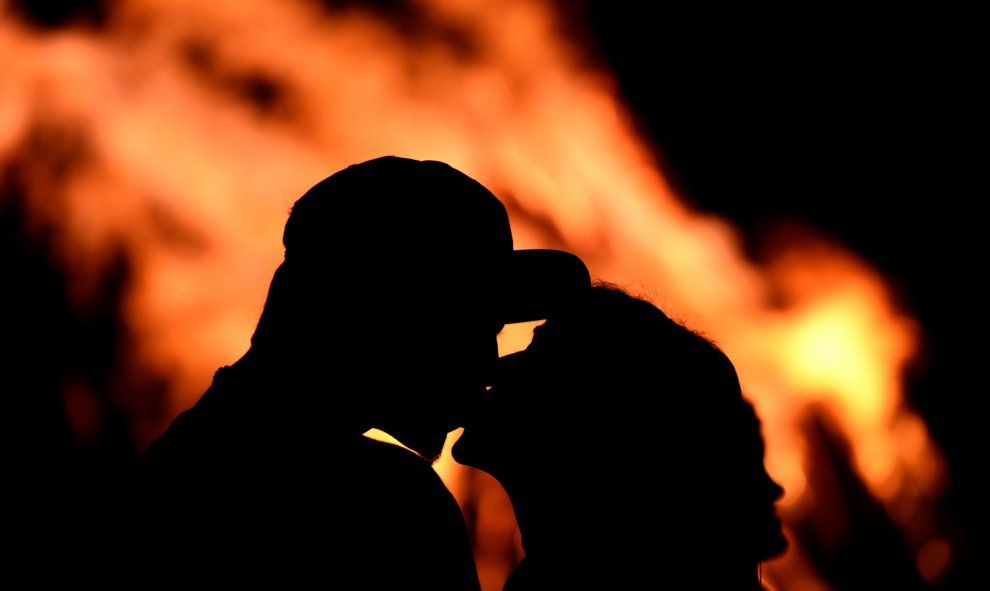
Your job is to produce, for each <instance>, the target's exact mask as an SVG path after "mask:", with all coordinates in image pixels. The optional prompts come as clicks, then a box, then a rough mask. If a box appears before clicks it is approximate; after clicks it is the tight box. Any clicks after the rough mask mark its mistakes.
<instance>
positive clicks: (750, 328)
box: [0, 0, 951, 589]
mask: <svg viewBox="0 0 990 591" xmlns="http://www.w3.org/2000/svg"><path fill="white" fill-rule="evenodd" d="M0 6H2V4H0ZM408 10H409V11H410V15H407V16H412V17H415V18H414V19H413V20H411V21H408V22H406V23H405V24H406V26H405V27H400V26H398V25H399V23H398V21H396V20H394V19H390V18H386V16H384V15H383V14H377V13H374V12H371V11H362V10H357V9H352V10H347V11H345V10H337V11H325V10H324V11H321V10H320V9H319V8H318V3H307V2H275V1H263V0H252V1H248V2H244V1H238V2H233V1H227V2H198V1H197V2H193V1H188V0H186V1H182V0H178V1H173V2H168V3H155V2H149V1H147V0H128V1H125V2H119V3H115V4H114V7H113V9H112V11H111V12H110V13H109V15H108V20H107V22H106V24H105V26H102V27H82V26H79V27H66V28H61V29H58V30H53V31H47V32H42V31H38V30H35V29H33V28H32V27H31V26H29V25H28V24H27V23H26V22H25V21H24V20H22V19H18V18H12V17H10V16H8V17H5V18H4V19H3V20H0V65H2V69H3V71H4V78H3V82H0V162H2V163H4V165H5V166H7V167H13V168H15V169H16V170H17V174H18V175H20V176H21V177H23V178H24V179H25V181H24V182H25V184H26V186H28V187H29V188H30V190H29V199H28V206H29V210H30V211H29V214H30V221H31V222H32V223H33V224H37V225H38V226H39V227H40V226H46V227H55V228H56V229H57V236H58V242H57V246H58V251H57V254H58V256H59V257H60V258H61V260H62V261H63V264H64V267H65V268H66V269H69V270H71V271H72V275H71V277H70V279H71V282H70V286H71V287H72V288H73V289H74V290H75V291H74V292H73V296H74V298H75V300H77V301H80V302H85V301H86V300H87V297H89V296H88V295H87V294H88V293H90V292H91V289H92V283H93V281H94V278H95V277H97V276H98V274H99V273H100V270H101V269H104V268H105V267H106V266H107V265H108V264H110V261H111V259H112V255H113V253H114V252H115V249H118V250H121V251H123V252H125V253H126V254H127V256H128V257H129V260H130V261H131V263H132V265H131V273H132V276H131V281H130V283H129V284H128V291H127V293H126V294H125V300H124V305H125V308H124V314H125V318H126V321H127V324H128V328H129V330H130V331H131V332H132V333H133V346H134V351H133V354H134V356H135V359H139V360H140V364H138V365H139V366H140V367H141V368H142V370H143V371H148V372H152V373H155V374H157V375H162V376H168V377H169V379H168V401H169V406H168V409H167V411H166V412H165V413H164V415H165V416H162V417H160V418H159V420H158V421H157V422H153V423H149V422H148V421H147V420H146V417H145V420H135V424H134V433H133V437H134V440H135V444H136V445H138V446H143V445H145V444H146V443H147V442H149V441H150V439H151V438H153V437H155V436H156V435H157V434H158V433H159V432H160V431H161V430H162V429H163V428H164V426H165V424H166V422H167V421H168V420H170V419H171V417H172V416H174V414H175V413H177V412H178V411H179V410H181V409H183V408H185V407H187V406H189V405H190V404H192V403H193V402H194V401H195V400H196V398H197V397H198V396H199V395H200V394H201V393H202V391H203V390H204V389H205V388H206V386H207V385H208V384H209V381H210V379H211V376H212V373H213V371H214V370H215V369H216V368H217V367H219V366H221V365H224V364H227V363H229V362H231V361H233V360H234V359H236V358H237V357H239V356H240V354H241V353H243V351H244V349H245V347H246V345H247V342H248V338H249V336H250V333H251V331H252V329H253V328H254V324H255V322H256V320H257V317H258V314H259V312H260V309H261V304H262V302H263V299H264V296H265V290H266V288H267V284H268V281H269V280H270V277H271V274H272V272H273V271H274V269H275V267H276V265H277V264H278V261H279V260H280V257H281V255H282V252H281V242H280V239H281V230H282V227H283V224H284V221H285V218H286V215H287V212H288V207H289V206H290V205H291V203H292V202H293V201H294V200H295V198H297V197H298V196H300V195H301V194H302V193H303V192H304V191H305V190H306V189H307V188H308V187H310V186H311V185H312V184H313V183H314V182H315V181H317V180H319V179H322V178H323V177H325V176H326V175H327V174H329V173H330V172H333V171H335V170H338V169H339V168H342V167H344V166H346V165H348V164H351V163H354V162H358V161H361V160H365V159H368V158H370V157H374V156H378V155H381V154H385V153H392V154H399V155H405V156H409V157H414V158H424V159H426V158H429V159H437V160H443V161H446V162H449V163H450V164H452V165H454V166H455V167H457V168H459V169H461V170H463V171H464V172H466V173H468V174H469V175H471V176H473V177H475V178H477V179H478V180H479V181H481V182H482V183H484V184H485V185H487V186H488V187H489V188H491V189H492V190H493V191H494V192H495V193H496V194H497V195H499V196H500V197H501V198H502V199H503V200H504V201H505V202H506V204H507V205H508V207H509V210H510V216H511V220H512V224H513V228H514V232H515V235H516V245H517V247H519V248H528V247H556V248H565V249H568V250H571V251H573V252H575V253H577V254H578V255H580V256H581V257H583V258H584V259H585V260H586V261H587V262H588V265H589V267H590V268H591V270H592V273H593V274H594V275H595V276H597V277H600V278H604V279H608V280H610V281H614V282H617V283H620V284H625V285H627V286H629V287H631V288H633V290H634V291H639V292H641V293H643V294H644V295H647V296H648V297H650V298H651V299H652V300H653V301H655V302H656V303H657V304H659V305H660V306H662V307H663V308H664V309H666V310H668V311H670V312H671V313H673V315H674V316H677V317H679V318H681V319H683V320H684V321H685V322H687V323H688V324H690V325H692V326H695V327H697V328H700V329H702V330H703V331H704V332H706V333H707V334H709V335H710V336H712V337H713V338H714V339H715V340H716V341H718V342H719V343H720V344H721V345H722V346H723V347H724V348H725V350H726V351H727V352H728V353H729V355H730V356H731V357H732V358H733V360H734V361H735V362H736V365H737V368H738V369H739V372H740V376H741V378H742V381H743V385H744V388H745V389H746V391H747V395H748V396H749V397H751V399H753V400H754V402H755V403H756V406H757V410H758V412H759V413H760V415H761V418H762V419H763V423H764V435H765V437H766V439H767V446H768V449H767V463H768V467H769V469H770V472H771V474H772V475H773V476H774V477H775V478H776V479H777V480H778V481H780V482H781V484H782V485H783V486H784V487H785V489H786V490H787V494H786V496H785V498H784V507H785V510H786V511H787V515H785V518H787V519H796V518H797V517H799V516H801V515H804V514H807V513H808V512H814V511H815V510H816V507H815V499H814V498H812V495H809V494H808V490H809V489H808V486H809V485H808V483H809V473H808V471H809V469H810V468H809V465H808V457H807V453H806V452H807V442H806V441H805V435H804V431H803V430H802V427H801V424H802V423H801V417H802V416H804V415H805V414H806V413H807V412H808V410H809V408H812V407H813V406H814V407H817V406H818V405H820V406H821V407H822V408H825V409H827V410H828V411H829V413H830V414H831V416H832V417H834V418H835V420H836V421H837V423H838V425H839V426H840V428H841V430H842V432H843V433H844V434H845V436H846V437H847V438H848V440H849V441H850V444H851V450H850V451H851V454H852V458H853V461H854V464H855V468H856V470H857V472H858V474H859V476H860V478H861V479H862V481H863V482H865V483H866V484H867V486H868V487H869V490H870V491H871V493H872V494H873V495H874V496H875V497H876V498H877V499H878V500H879V501H880V502H882V503H883V504H884V506H885V507H886V508H887V510H888V511H889V512H890V513H891V515H892V516H894V518H895V520H896V521H897V522H898V523H901V524H903V525H905V526H907V524H909V523H911V522H913V521H916V520H917V519H918V515H919V512H921V511H923V510H924V505H923V503H922V502H921V497H931V496H934V495H936V494H938V490H939V487H940V486H942V483H943V480H944V478H945V475H944V474H943V470H944V468H943V467H942V460H941V458H940V456H939V454H938V450H937V449H936V448H935V445H934V443H933V442H932V440H931V438H930V437H929V435H928V433H927V432H926V430H925V427H924V423H923V422H922V421H921V420H920V419H919V418H918V417H917V416H915V415H914V414H913V413H912V411H911V410H910V409H908V408H907V407H906V406H905V404H904V400H903V394H902V388H903V384H902V383H901V376H902V375H903V372H904V369H905V367H906V365H907V364H909V363H910V362H911V361H912V359H913V356H914V355H915V352H916V351H915V349H916V347H917V341H918V339H919V337H920V335H919V329H918V327H917V326H916V325H915V323H914V321H913V320H912V318H910V317H909V316H908V315H907V314H906V313H904V312H903V311H901V310H898V308H897V307H896V305H895V303H894V300H893V297H892V296H893V294H892V293H891V292H890V288H889V287H888V286H887V285H886V284H885V283H884V280H883V278H882V277H881V276H880V275H879V274H878V273H877V272H876V270H874V269H872V268H870V267H869V265H868V264H867V263H866V262H865V261H863V260H860V259H859V258H858V257H857V256H856V255H855V253H852V252H849V251H848V250H845V249H844V248H842V247H841V245H836V244H829V243H827V242H826V241H825V240H824V239H822V238H820V237H816V236H814V234H813V233H809V232H804V233H802V234H795V235H790V236H789V239H788V240H785V241H782V243H781V247H780V249H779V251H778V252H776V253H775V254H774V256H772V257H770V259H769V262H768V263H766V264H761V265H757V264H754V263H753V262H751V261H750V260H748V259H747V258H746V257H745V256H744V255H743V253H742V249H741V248H740V244H739V242H740V237H739V236H738V235H737V231H736V230H735V228H734V227H733V226H732V225H731V224H730V223H728V222H727V221H726V220H722V219H718V218H714V217H711V216H705V215H701V214H699V213H698V212H695V211H691V210H690V209H689V208H688V207H687V206H686V205H684V203H683V202H682V201H681V200H680V199H679V197H678V196H677V195H676V194H674V192H673V191H672V190H671V189H670V187H669V186H668V185H667V184H666V182H665V180H664V178H663V177H662V176H661V174H660V173H659V170H658V167H657V162H656V160H655V156H654V155H653V154H652V153H651V152H650V149H649V147H648V146H647V145H645V143H644V142H643V141H642V139H641V138H639V137H638V136H637V134H636V133H635V132H634V131H633V127H632V125H631V123H630V119H629V117H628V114H627V112H626V110H625V107H624V106H623V105H622V104H621V103H620V102H619V100H618V99H617V97H616V93H615V92H614V88H613V85H612V83H611V81H610V78H609V75H608V73H607V72H602V71H596V70H592V69H590V68H589V67H588V66H584V65H581V64H582V63H583V62H582V61H581V60H579V59H577V58H576V56H575V55H574V50H573V48H572V47H571V46H570V45H569V44H568V43H566V42H565V41H564V40H563V36H562V34H561V32H560V31H559V30H558V28H557V25H556V23H557V22H559V18H558V17H559V15H556V14H555V13H554V12H553V9H552V5H550V4H544V3H539V2H524V1H519V0H502V1H499V2H467V1H460V2H454V1H450V0H448V1H440V0H433V1H425V0H424V1H423V2H415V3H411V4H409V6H408ZM5 12H8V13H11V14H13V10H12V8H10V7H7V10H6V11H5ZM508 31H511V36H510V35H508V34H507V32H508ZM58 158H62V159H63V160H64V161H65V162H63V163H62V164H63V166H62V167H61V168H59V162H61V161H56V160H57V159H58ZM33 160H39V161H40V163H37V162H33ZM12 163H13V164H12ZM53 172H55V173H58V174H54V175H53ZM531 328H532V326H531V325H526V326H523V327H522V328H521V330H516V331H514V332H512V331H510V332H508V333H507V334H506V335H505V336H504V338H503V341H502V345H503V352H505V351H507V350H516V349H519V348H522V347H524V346H525V342H526V338H527V337H526V333H527V331H528V330H529V329H531ZM78 398H79V397H78V396H75V397H74V398H72V400H77V399H78ZM77 407H78V408H85V405H81V406H80V405H79V404H75V405H74V406H73V408H77ZM80 412H82V411H80ZM91 423H92V421H91V420H90V421H88V422H87V424H91ZM438 470H439V471H440V473H441V475H442V476H443V477H444V479H445V480H446V481H447V482H448V484H449V485H450V486H451V488H452V489H453V490H454V491H455V494H456V495H457V496H458V498H459V499H460V500H462V501H465V502H466V501H467V500H468V497H469V496H471V495H473V497H472V502H473V503H475V504H476V505H478V506H492V504H493V503H495V504H496V505H497V504H498V502H497V501H492V499H494V498H497V496H498V495H499V490H498V489H497V487H496V486H495V485H493V484H492V483H491V482H488V481H487V480H484V479H483V478H482V479H481V480H478V478H479V477H477V476H474V478H475V480H474V481H472V482H474V484H472V485H470V486H469V484H467V481H466V480H465V479H466V478H467V477H468V475H467V474H466V472H465V470H464V469H463V468H460V467H459V466H457V465H456V464H453V463H452V462H451V461H449V460H444V461H442V462H441V464H440V465H439V466H438ZM478 483H481V484H478ZM486 483H487V484H486ZM907 491H920V494H918V495H915V496H914V497H912V495H911V494H908V492H907ZM479 499H480V500H479ZM486 499H487V500H486ZM912 499H913V500H912ZM503 505H504V504H503ZM506 520H509V521H508V522H507V521H506ZM507 523H511V515H510V514H507V513H506V512H505V511H504V510H503V511H493V512H491V513H490V514H484V515H479V517H478V518H477V520H476V521H475V522H473V524H472V527H474V528H475V529H476V533H477V534H478V535H479V536H481V537H484V535H485V532H489V533H493V532H502V533H503V534H504V532H505V531H507V527H511V526H507V525H506V524H507ZM913 531H915V532H916V533H915V534H914V538H913V539H915V540H916V542H917V548H918V566H919V569H921V570H922V571H923V574H925V576H926V577H928V578H936V577H937V576H938V574H939V572H941V569H943V568H944V567H945V565H946V564H947V562H948V561H949V559H950V556H951V549H950V548H949V547H948V546H947V544H946V543H945V542H944V541H942V540H938V539H935V537H934V534H933V533H932V532H931V531H930V528H929V529H923V530H922V531H921V533H917V532H918V528H914V530H913ZM493 535H494V533H493ZM499 539H505V540H508V541H507V542H506V543H504V544H502V545H501V546H498V547H492V546H491V544H488V545H485V544H479V564H483V565H496V566H494V567H492V568H493V569H494V571H493V572H488V571H485V572H486V573H487V574H486V575H485V576H486V577H487V578H486V585H487V586H488V587H489V588H491V589H497V588H498V581H499V578H500V577H502V578H504V575H505V572H504V569H505V568H507V565H509V564H510V563H511V558H507V557H508V556H510V555H511V553H512V552H514V551H515V550H514V549H513V548H511V547H506V545H507V544H509V542H511V537H505V536H503V537H502V538H499ZM801 552H802V550H801V548H800V546H799V545H795V546H793V547H792V550H791V551H789V553H788V554H787V555H786V556H784V557H782V558H781V559H779V560H777V561H774V562H773V563H771V564H768V565H766V567H765V572H764V579H765V580H767V581H769V582H772V583H773V584H775V585H780V586H783V585H785V584H786V583H787V582H792V581H798V580H800V581H805V584H807V585H808V587H807V588H814V587H815V585H818V586H822V585H821V584H817V583H814V581H816V575H815V573H814V570H813V567H811V566H809V564H808V563H807V562H806V561H805V560H804V559H803V558H802V554H801ZM499 553H501V554H499ZM499 569H502V570H499Z"/></svg>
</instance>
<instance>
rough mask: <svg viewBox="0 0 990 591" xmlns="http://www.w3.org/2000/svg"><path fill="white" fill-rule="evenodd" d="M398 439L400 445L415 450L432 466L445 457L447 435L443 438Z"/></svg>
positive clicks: (432, 436)
mask: <svg viewBox="0 0 990 591" xmlns="http://www.w3.org/2000/svg"><path fill="white" fill-rule="evenodd" d="M396 439H397V440H398V441H399V443H401V444H402V445H404V446H406V447H408V448H409V449H411V450H413V451H414V452H416V453H417V454H419V455H420V456H421V457H422V458H423V459H424V460H426V461H427V462H429V463H430V464H431V465H432V464H435V463H437V462H438V461H439V460H440V456H442V455H443V448H444V444H446V442H447V434H446V433H444V434H443V435H442V436H438V435H436V434H427V435H425V436H419V435H416V436H412V435H407V436H406V437H396Z"/></svg>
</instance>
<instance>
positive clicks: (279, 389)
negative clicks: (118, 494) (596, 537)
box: [129, 156, 590, 591]
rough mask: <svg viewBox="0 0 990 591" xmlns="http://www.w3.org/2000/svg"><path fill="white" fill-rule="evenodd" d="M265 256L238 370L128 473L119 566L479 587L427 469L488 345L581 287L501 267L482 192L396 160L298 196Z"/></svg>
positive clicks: (471, 395) (554, 270)
mask: <svg viewBox="0 0 990 591" xmlns="http://www.w3.org/2000/svg"><path fill="white" fill-rule="evenodd" d="M283 242H284V246H285V259H284V261H283V262H282V263H281V265H280V266H279V267H278V268H277V270H276V271H275V274H274V277H273V279H272V282H271V285H270V288H269V292H268V296H267V299H266V301H265V305H264V308H263V310H262V313H261V316H260V319H259V321H258V324H257V327H256V329H255V331H254V334H253V335H252V338H251V343H250V347H249V348H248V350H247V352H246V353H245V354H244V355H243V357H241V358H240V359H238V360H237V361H236V362H235V363H233V364H231V365H229V366H226V367H223V368H220V369H219V370H218V371H217V372H216V374H215V376H214V380H213V383H212V385H211V386H210V388H209V389H208V390H207V391H206V392H205V393H204V394H203V396H202V397H201V398H200V400H199V401H198V402H197V403H196V404H195V405H194V406H193V407H192V408H190V409H188V410H186V411H184V412H183V413H181V414H180V415H179V416H178V417H176V419H175V420H174V421H173V422H172V424H171V425H170V426H169V428H168V429H167V430H166V431H165V433H164V434H162V436H161V437H160V438H159V439H158V440H157V441H155V442H154V443H153V444H152V445H151V447H150V448H149V449H148V450H147V451H146V452H145V454H144V457H143V458H142V462H141V466H140V475H141V479H140V480H139V481H138V482H139V484H140V488H139V490H138V491H137V492H138V493H139V495H138V498H139V499H140V502H139V507H138V509H139V510H138V511H137V512H136V513H135V514H134V515H135V517H134V521H133V523H134V524H135V526H136V528H137V529H136V530H132V533H134V532H136V535H138V536H139V538H138V541H139V542H141V545H140V546H139V548H138V550H137V551H136V552H134V553H133V554H129V556H130V557H131V558H134V559H135V560H136V562H135V563H134V564H135V565H138V566H140V567H141V568H142V574H144V575H150V576H151V577H152V578H157V579H159V580H160V581H168V582H174V581H177V580H178V581H181V580H192V581H194V582H199V583H202V582H212V583H217V584H231V583H237V584H240V583H248V582H250V583H257V582H258V581H260V580H274V579H278V580H280V581H281V582H283V583H284V582H287V581H298V582H305V583H306V584H313V585H321V586H326V585H329V586H330V588H348V589H351V588H353V589H429V590H432V591H442V590H445V589H458V590H477V589H479V587H480V585H479V580H478V575H477V572H476V570H475V564H474V559H473V555H472V549H471V547H470V543H469V538H468V535H467V529H466V525H465V522H464V520H463V515H462V514H461V512H460V507H459V506H458V504H457V502H456V500H455V498H454V497H453V495H452V494H451V492H450V491H449V490H448V489H447V488H446V487H445V485H444V483H443V481H442V480H441V479H440V477H439V475H438V474H437V472H436V471H435V470H434V469H433V467H432V465H431V464H432V463H433V462H434V461H435V460H436V459H437V458H438V457H439V456H440V454H441V452H442V449H443V445H444V442H445V440H446V437H447V434H448V433H449V432H450V431H452V430H454V429H456V428H457V427H459V426H461V425H462V419H463V417H464V416H465V413H467V412H468V411H469V410H471V408H473V407H474V406H476V404H477V401H478V399H479V398H480V397H481V395H483V394H484V392H485V389H486V386H487V385H488V384H489V383H490V379H491V374H492V371H493V369H494V365H495V363H496V361H497V358H498V348H497V341H496V335H497V334H498V332H499V331H500V330H501V329H502V327H503V326H504V325H505V324H506V323H511V322H520V321H528V320H535V319H539V318H542V317H544V316H545V311H546V307H547V306H548V305H549V304H551V303H552V302H553V301H554V300H555V299H556V298H557V297H558V296H560V295H562V294H564V293H566V292H568V291H570V290H573V289H579V288H582V287H587V286H588V285H589V284H590V279H589V275H588V271H587V269H586V268H585V266H584V264H583V263H582V262H581V261H580V259H578V258H577V257H576V256H574V255H571V254H569V253H565V252H562V251H555V250H529V251H527V250H513V243H512V235H511V232H510V227H509V220H508V215H507V212H506V209H505V207H504V205H503V204H502V203H501V202H500V201H499V200H498V199H497V198H496V197H495V195H494V194H492V193H491V192H490V191H489V190H488V189H486V188H485V187H484V186H482V185H481V184H480V183H478V182H477V181H475V180H473V179H472V178H470V177H468V176H467V175H465V174H463V173H461V172H460V171H458V170H456V169H455V168H453V167H451V166H449V165H447V164H445V163H442V162H437V161H421V160H413V159H408V158H400V157H395V156H385V157H381V158H376V159H373V160H369V161H366V162H362V163H359V164H354V165H352V166H349V167H347V168H344V169H343V170H340V171H338V172H336V173H335V174H333V175H331V176H329V177H328V178H326V179H324V180H323V181H321V182H319V183H317V184H316V185H315V186H313V187H312V188H311V189H310V190H309V191H307V192H306V193H305V194H304V195H303V196H302V197H301V198H300V199H298V201H296V202H295V204H294V205H293V207H292V210H291V212H290V214H289V217H288V220H287V222H286V226H285V231H284V234H283ZM372 428H376V429H379V430H381V431H384V432H386V433H388V434H389V435H391V436H392V437H394V438H395V439H396V440H397V441H398V442H400V443H401V444H402V446H398V445H394V444H392V443H386V442H383V441H379V440H376V439H372V438H370V437H368V436H366V435H365V433H366V432H367V431H368V430H369V429H372ZM403 446H404V447H403ZM405 448H408V449H405ZM190 577H194V579H190ZM342 585H343V587H342Z"/></svg>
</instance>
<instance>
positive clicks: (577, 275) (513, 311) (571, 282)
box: [500, 249, 591, 324]
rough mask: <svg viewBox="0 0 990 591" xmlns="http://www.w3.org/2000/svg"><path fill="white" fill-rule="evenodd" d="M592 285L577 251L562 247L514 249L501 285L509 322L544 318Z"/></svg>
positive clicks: (502, 303)
mask: <svg viewBox="0 0 990 591" xmlns="http://www.w3.org/2000/svg"><path fill="white" fill-rule="evenodd" d="M590 286H591V274H590V273H589V271H588V267H587V266H585V264H584V261H582V260H581V259H580V258H579V257H578V256H577V255H574V254H572V253H569V252H565V251H562V250H552V249H529V250H514V251H512V254H511V256H510V261H509V265H508V269H507V273H506V277H505V278H504V283H503V284H502V286H501V288H502V290H503V292H502V296H503V297H502V301H501V302H500V306H502V307H503V308H502V317H503V321H504V322H505V323H506V324H511V323H514V322H530V321H533V320H544V319H546V318H547V315H548V314H549V313H550V311H551V310H552V309H553V307H554V306H555V305H557V304H558V303H559V302H561V301H563V300H565V299H567V298H569V297H570V296H571V295H573V294H574V293H576V292H578V291H580V290H582V289H587V288H588V287H590Z"/></svg>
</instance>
